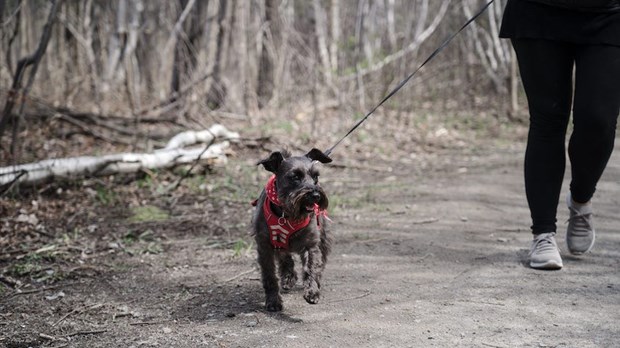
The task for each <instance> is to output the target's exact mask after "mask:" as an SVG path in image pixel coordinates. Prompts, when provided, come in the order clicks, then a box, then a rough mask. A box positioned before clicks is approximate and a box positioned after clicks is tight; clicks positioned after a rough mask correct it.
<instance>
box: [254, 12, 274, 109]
mask: <svg viewBox="0 0 620 348" xmlns="http://www.w3.org/2000/svg"><path fill="white" fill-rule="evenodd" d="M277 11H278V1H277V0H265V28H264V31H263V45H262V48H261V54H260V58H259V59H260V62H259V64H258V86H257V93H256V94H257V98H258V107H259V108H263V107H265V106H266V105H267V104H268V103H269V101H270V100H271V98H272V97H273V92H274V91H273V89H274V61H273V60H274V58H275V57H274V56H273V55H272V54H271V52H270V49H269V47H270V46H271V47H275V42H274V40H273V33H275V32H276V31H277V25H276V22H277V16H278V12H277Z"/></svg>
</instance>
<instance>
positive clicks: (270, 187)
mask: <svg viewBox="0 0 620 348" xmlns="http://www.w3.org/2000/svg"><path fill="white" fill-rule="evenodd" d="M275 182H276V176H275V175H273V176H272V177H271V178H269V181H267V185H265V192H266V193H267V199H265V203H264V204H263V214H264V215H265V220H267V226H268V227H269V234H270V239H271V245H272V246H273V247H274V249H288V241H289V238H290V237H291V236H292V235H293V233H295V232H297V231H299V230H301V229H303V228H304V227H306V226H308V224H309V223H310V220H311V217H310V216H307V217H306V218H305V219H301V220H298V221H291V220H289V219H287V218H285V217H284V216H280V217H278V216H277V215H276V214H274V213H273V211H272V210H271V205H270V204H269V203H270V202H271V203H273V204H274V205H276V206H278V207H279V206H281V205H282V204H281V203H280V199H278V193H277V192H276V185H275ZM254 205H256V204H254ZM314 214H315V215H316V224H317V226H319V227H320V222H319V216H320V215H323V216H325V217H327V211H325V210H321V209H320V208H319V205H318V204H314Z"/></svg>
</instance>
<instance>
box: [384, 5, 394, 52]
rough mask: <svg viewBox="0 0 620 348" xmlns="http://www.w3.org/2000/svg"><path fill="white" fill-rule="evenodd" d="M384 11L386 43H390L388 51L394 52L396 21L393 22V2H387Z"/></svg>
mask: <svg viewBox="0 0 620 348" xmlns="http://www.w3.org/2000/svg"><path fill="white" fill-rule="evenodd" d="M386 11H387V32H388V41H389V43H390V51H394V49H395V48H396V23H395V22H396V21H395V20H394V0H388V3H387V9H386Z"/></svg>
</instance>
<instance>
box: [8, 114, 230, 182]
mask: <svg viewBox="0 0 620 348" xmlns="http://www.w3.org/2000/svg"><path fill="white" fill-rule="evenodd" d="M237 139H239V134H238V133H236V132H231V131H229V130H227V129H226V128H225V127H223V126H221V125H218V124H216V125H213V126H211V127H210V128H209V129H207V130H204V131H198V132H194V131H188V132H183V133H180V134H178V135H177V136H175V137H173V138H172V139H171V140H170V142H169V143H168V145H167V146H166V147H165V148H163V149H160V150H155V151H154V152H153V153H118V154H109V155H103V156H80V157H70V158H56V159H47V160H43V161H40V162H35V163H27V164H21V165H16V166H10V167H1V168H0V193H2V192H3V191H5V190H7V186H14V185H32V184H36V183H41V182H47V181H51V180H54V179H57V178H64V179H67V178H78V177H88V176H101V175H110V174H117V173H134V172H137V171H139V170H141V169H160V168H172V167H175V166H178V165H182V164H188V163H193V162H197V161H203V160H210V161H214V162H217V163H225V162H226V160H227V158H226V154H225V150H226V148H228V147H229V146H230V143H229V141H228V140H230V141H234V140H237ZM216 140H220V142H218V143H215V141H216ZM196 143H207V145H202V146H196V147H192V148H187V149H186V148H184V147H185V146H189V145H193V144H196ZM2 188H4V190H3V189H2Z"/></svg>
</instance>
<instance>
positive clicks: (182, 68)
mask: <svg viewBox="0 0 620 348" xmlns="http://www.w3.org/2000/svg"><path fill="white" fill-rule="evenodd" d="M188 5H190V3H189V1H188V0H181V1H180V6H181V8H183V9H190V12H189V21H186V22H189V23H187V25H185V26H184V27H185V28H187V29H186V30H185V31H184V33H186V35H179V36H180V37H179V38H177V40H176V45H175V49H174V62H173V65H172V78H171V82H170V101H171V102H174V101H175V100H176V98H177V94H178V92H179V90H180V88H181V84H182V81H183V80H186V79H188V78H189V77H190V76H191V75H192V72H193V70H194V69H195V68H196V64H197V62H198V54H199V51H200V41H201V40H202V37H203V34H204V23H202V20H203V17H204V12H205V11H206V9H207V8H208V6H209V1H208V0H199V1H198V2H197V3H196V5H195V6H192V7H189V6H188Z"/></svg>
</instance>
